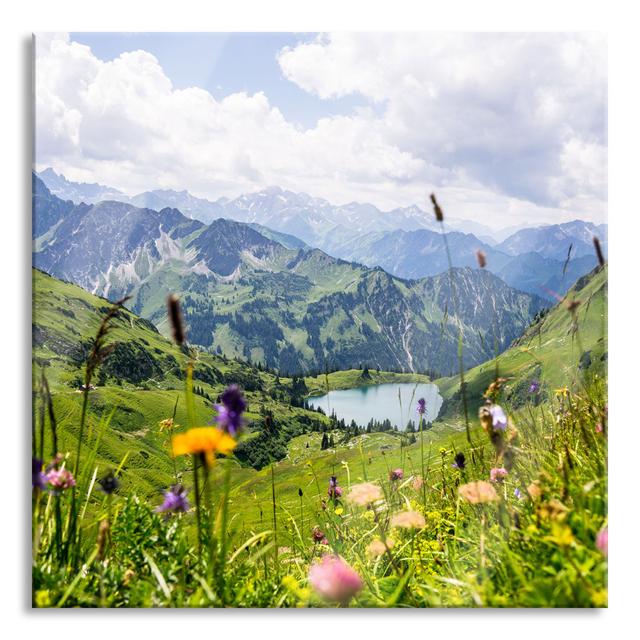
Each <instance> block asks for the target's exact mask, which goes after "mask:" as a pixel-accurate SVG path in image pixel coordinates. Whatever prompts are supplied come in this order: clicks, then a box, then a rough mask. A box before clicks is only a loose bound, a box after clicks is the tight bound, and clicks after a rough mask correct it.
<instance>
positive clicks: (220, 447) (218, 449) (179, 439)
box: [171, 427, 238, 465]
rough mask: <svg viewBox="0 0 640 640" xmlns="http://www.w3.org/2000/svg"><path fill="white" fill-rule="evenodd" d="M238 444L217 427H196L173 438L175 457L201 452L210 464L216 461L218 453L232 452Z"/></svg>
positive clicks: (172, 445) (172, 444)
mask: <svg viewBox="0 0 640 640" xmlns="http://www.w3.org/2000/svg"><path fill="white" fill-rule="evenodd" d="M237 444H238V443H237V442H236V441H235V440H234V439H233V438H232V437H231V436H230V435H229V434H228V433H225V432H224V431H222V429H216V428H215V427H195V428H194V429H189V431H186V432H185V433H179V434H177V435H175V436H173V438H172V439H171V447H172V451H173V456H174V457H175V456H183V455H186V454H189V453H193V454H198V453H199V454H202V455H203V456H204V457H205V459H206V461H207V464H208V465H212V464H214V463H215V460H216V458H215V454H216V453H221V454H227V453H230V452H231V451H233V450H234V449H235V447H236V445H237Z"/></svg>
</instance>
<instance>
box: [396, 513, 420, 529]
mask: <svg viewBox="0 0 640 640" xmlns="http://www.w3.org/2000/svg"><path fill="white" fill-rule="evenodd" d="M425 525H426V522H425V519H424V516H423V515H422V514H421V513H418V512H417V511H400V513H396V514H395V515H394V516H393V517H392V518H391V526H392V527H400V528H402V529H422V528H423V527H424V526H425Z"/></svg>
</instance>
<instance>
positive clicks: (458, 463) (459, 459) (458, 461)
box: [452, 453, 466, 469]
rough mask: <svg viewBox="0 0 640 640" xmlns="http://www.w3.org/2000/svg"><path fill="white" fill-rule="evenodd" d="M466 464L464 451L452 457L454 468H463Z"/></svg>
mask: <svg viewBox="0 0 640 640" xmlns="http://www.w3.org/2000/svg"><path fill="white" fill-rule="evenodd" d="M465 465H466V460H465V457H464V453H456V455H455V457H454V459H453V465H452V466H453V467H455V468H456V469H464V468H465Z"/></svg>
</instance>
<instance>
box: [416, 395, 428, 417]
mask: <svg viewBox="0 0 640 640" xmlns="http://www.w3.org/2000/svg"><path fill="white" fill-rule="evenodd" d="M417 411H418V413H419V414H420V415H424V413H426V411H427V401H426V400H425V399H424V398H420V400H418V407H417Z"/></svg>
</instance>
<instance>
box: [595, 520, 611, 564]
mask: <svg viewBox="0 0 640 640" xmlns="http://www.w3.org/2000/svg"><path fill="white" fill-rule="evenodd" d="M596 547H597V548H598V549H599V550H600V552H601V553H602V555H603V556H604V557H605V558H606V557H607V556H608V555H609V527H604V529H600V531H599V532H598V535H597V536H596Z"/></svg>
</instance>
